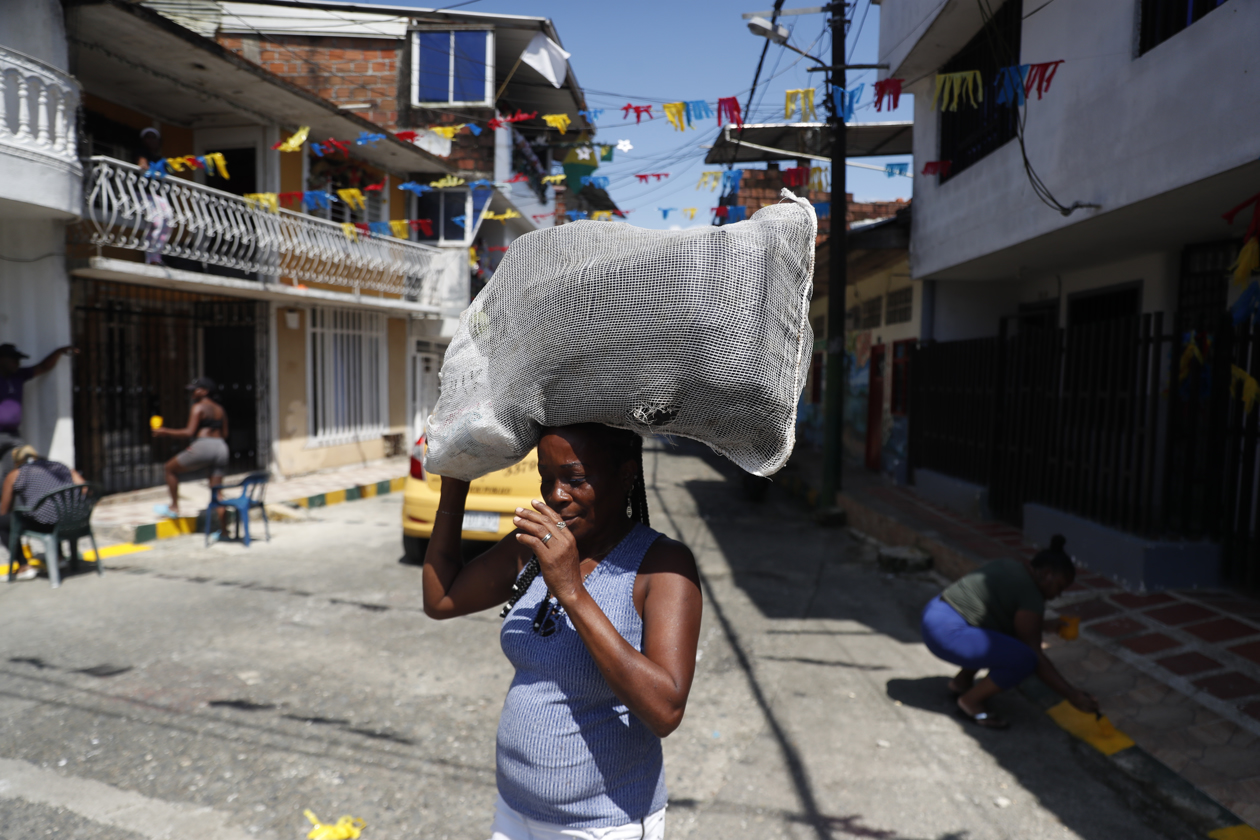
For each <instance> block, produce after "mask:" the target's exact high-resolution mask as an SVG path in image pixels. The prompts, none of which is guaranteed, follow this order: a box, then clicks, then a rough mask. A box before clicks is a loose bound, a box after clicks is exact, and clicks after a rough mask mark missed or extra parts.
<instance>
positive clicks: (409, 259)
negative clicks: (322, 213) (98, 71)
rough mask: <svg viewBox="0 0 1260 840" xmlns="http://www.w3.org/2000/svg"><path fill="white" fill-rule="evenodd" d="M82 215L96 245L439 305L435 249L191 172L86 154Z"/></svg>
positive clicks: (262, 277)
mask: <svg viewBox="0 0 1260 840" xmlns="http://www.w3.org/2000/svg"><path fill="white" fill-rule="evenodd" d="M84 192H85V194H86V201H85V204H86V208H85V210H84V216H86V217H87V219H88V220H89V221H90V223H91V226H92V229H93V233H92V235H91V242H92V244H93V245H97V246H103V247H114V248H124V249H127V250H131V251H144V252H146V253H151V254H154V255H159V254H160V255H162V256H170V257H180V258H183V259H187V260H193V261H196V262H202V263H206V264H208V265H215V266H221V267H223V268H228V269H233V270H235V271H240V272H244V273H246V274H254V275H258V276H259V278H258V279H260V280H263V281H264V282H274V281H275V280H277V279H279V278H281V277H287V278H290V279H292V280H294V281H296V282H299V283H320V284H328V285H334V286H345V287H347V288H349V289H353V290H354V291H356V292H357V291H360V290H367V291H375V292H384V293H387V294H397V295H400V296H402V297H403V298H405V299H406V300H409V301H414V302H417V303H421V304H424V305H436V304H437V299H438V286H439V282H438V277H437V274H438V272H439V271H440V268H441V265H442V262H441V260H439V259H438V257H439V255H440V254H441V251H439V250H438V249H437V248H434V247H431V246H428V245H420V244H418V243H415V242H410V241H407V240H405V239H395V238H394V237H392V236H381V235H378V234H375V233H365V232H359V231H355V232H353V233H352V234H348V233H347V232H346V231H345V230H344V229H343V227H342V226H341V225H340V224H337V223H335V222H329V221H325V220H324V219H317V218H315V217H313V216H307V215H305V214H303V213H295V212H293V211H291V210H285V209H283V208H282V209H280V210H279V211H278V212H272V211H270V210H268V209H265V208H263V207H261V206H260V205H258V204H255V203H252V202H248V201H246V200H244V199H243V198H241V197H239V196H235V195H232V194H231V193H226V192H222V191H221V190H216V189H212V188H210V187H203V186H201V185H200V184H198V183H196V182H195V181H189V180H186V179H184V178H178V177H175V176H173V175H168V176H166V177H163V178H158V177H149V176H147V175H145V174H144V173H143V172H141V170H140V169H139V168H138V167H136V166H133V165H132V164H129V163H124V162H123V161H120V160H114V159H113V158H108V157H93V158H91V159H90V171H89V172H88V182H87V185H86V188H85V190H84Z"/></svg>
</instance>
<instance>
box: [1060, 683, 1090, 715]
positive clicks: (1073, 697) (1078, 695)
mask: <svg viewBox="0 0 1260 840" xmlns="http://www.w3.org/2000/svg"><path fill="white" fill-rule="evenodd" d="M1067 701H1068V702H1069V703H1071V704H1072V705H1073V706H1075V707H1076V708H1078V709H1080V710H1081V711H1082V712H1086V713H1087V714H1091V715H1096V714H1098V698H1096V697H1094V695H1092V694H1089V693H1088V692H1084V691H1080V690H1079V689H1078V690H1077V691H1075V692H1073V693H1072V694H1070V695H1069V696H1068V698H1067Z"/></svg>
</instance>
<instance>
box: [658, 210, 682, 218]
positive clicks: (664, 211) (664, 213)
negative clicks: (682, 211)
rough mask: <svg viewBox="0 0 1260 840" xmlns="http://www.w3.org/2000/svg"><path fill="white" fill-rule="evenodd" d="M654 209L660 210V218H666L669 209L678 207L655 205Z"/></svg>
mask: <svg viewBox="0 0 1260 840" xmlns="http://www.w3.org/2000/svg"><path fill="white" fill-rule="evenodd" d="M656 209H657V210H660V211H661V218H662V219H668V218H669V211H670V210H677V209H678V208H677V207H657V208H656Z"/></svg>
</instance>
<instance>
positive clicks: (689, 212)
mask: <svg viewBox="0 0 1260 840" xmlns="http://www.w3.org/2000/svg"><path fill="white" fill-rule="evenodd" d="M699 209H700V208H699V207H684V208H682V209H681V210H679V211H678V212H679V213H682V214H683V215H684V216H686V217H687V218H688V219H694V218H695V217H696V211H697V210H699Z"/></svg>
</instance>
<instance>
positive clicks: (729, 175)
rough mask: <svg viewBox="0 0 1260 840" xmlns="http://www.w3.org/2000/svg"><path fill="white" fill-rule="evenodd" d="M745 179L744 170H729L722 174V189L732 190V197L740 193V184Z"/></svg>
mask: <svg viewBox="0 0 1260 840" xmlns="http://www.w3.org/2000/svg"><path fill="white" fill-rule="evenodd" d="M743 177H744V170H742V169H728V170H727V171H725V172H723V173H722V189H724V190H725V189H728V188H729V189H730V191H731V195H735V194H736V193H738V192H739V182H740V180H742V179H743Z"/></svg>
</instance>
